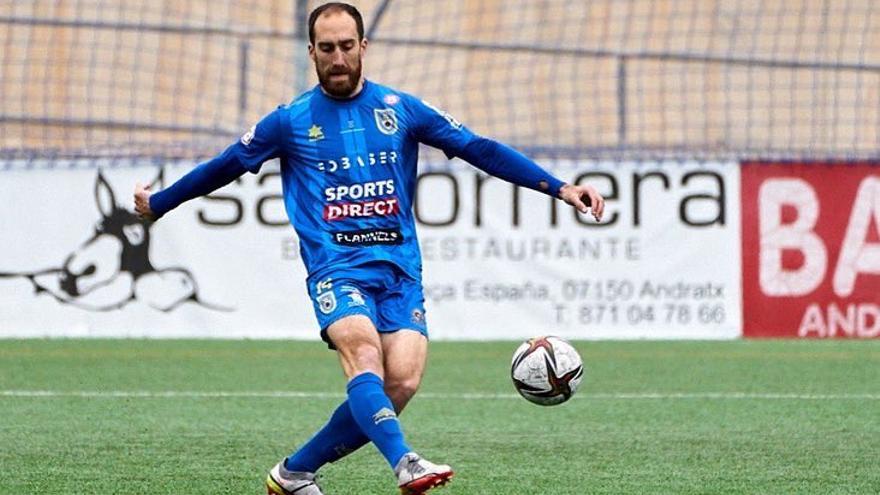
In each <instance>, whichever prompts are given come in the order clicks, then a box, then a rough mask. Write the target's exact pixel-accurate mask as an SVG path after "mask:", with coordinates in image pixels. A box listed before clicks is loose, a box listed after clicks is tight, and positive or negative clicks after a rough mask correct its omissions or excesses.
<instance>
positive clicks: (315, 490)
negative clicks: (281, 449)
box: [266, 459, 324, 495]
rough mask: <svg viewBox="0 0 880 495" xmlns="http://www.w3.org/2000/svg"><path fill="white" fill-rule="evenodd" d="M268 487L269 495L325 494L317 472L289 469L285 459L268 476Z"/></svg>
mask: <svg viewBox="0 0 880 495" xmlns="http://www.w3.org/2000/svg"><path fill="white" fill-rule="evenodd" d="M266 489H267V490H268V495H324V493H323V492H322V491H321V487H319V486H318V483H317V482H316V481H315V473H302V472H297V471H288V470H287V469H285V468H284V460H283V459H282V460H281V462H279V463H278V464H276V465H275V467H273V468H272V470H271V471H269V475H268V476H266Z"/></svg>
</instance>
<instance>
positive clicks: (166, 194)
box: [134, 145, 248, 220]
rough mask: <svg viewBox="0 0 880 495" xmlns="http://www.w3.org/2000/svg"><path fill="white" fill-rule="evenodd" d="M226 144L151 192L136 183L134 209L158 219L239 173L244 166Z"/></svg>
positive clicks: (242, 170)
mask: <svg viewBox="0 0 880 495" xmlns="http://www.w3.org/2000/svg"><path fill="white" fill-rule="evenodd" d="M234 146H235V145H233V146H230V147H229V148H228V149H227V150H226V151H225V152H223V153H222V154H220V155H219V156H217V157H215V158H214V159H212V160H210V161H207V162H205V163H202V164H201V165H199V166H198V167H196V168H194V169H192V170H191V171H190V172H189V173H187V174H186V175H184V176H183V177H181V178H180V179H179V180H177V182H175V183H174V184H171V186H169V187H167V188H165V189H163V190H161V191H158V192H156V193H153V192H152V191H150V186H144V185H143V184H141V183H138V184H137V185H136V186H135V189H134V210H135V212H136V213H137V214H138V215H140V216H141V218H144V219H147V220H158V219H159V218H161V217H162V215H164V214H165V213H168V212H169V211H171V210H173V209H174V208H177V207H178V206H180V205H181V204H182V203H184V202H186V201H189V200H191V199H194V198H198V197H200V196H204V195H206V194H211V193H212V192H214V191H216V190H217V189H220V188H221V187H223V186H225V185H226V184H229V183H230V182H232V181H234V180H235V179H237V178H239V177H241V176H242V175H243V174H244V173H245V172H247V171H248V169H247V168H246V167H245V166H244V164H242V163H241V161H240V160H239V159H238V156H237V154H236V153H235V151H234Z"/></svg>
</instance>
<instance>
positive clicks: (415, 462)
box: [394, 452, 454, 495]
mask: <svg viewBox="0 0 880 495" xmlns="http://www.w3.org/2000/svg"><path fill="white" fill-rule="evenodd" d="M394 474H396V475H397V486H399V487H400V493H402V494H403V495H419V494H421V493H425V492H427V491H428V490H430V489H431V488H435V487H438V486H443V485H445V484H446V483H447V482H448V481H449V480H450V479H451V478H452V475H453V474H454V473H453V472H452V468H450V467H449V466H447V465H445V464H434V463H433V462H429V461H426V460H425V459H422V458H421V457H420V456H419V455H418V454H416V453H415V452H409V453H407V454H405V455H404V456H403V457H402V458H401V459H400V461H399V462H398V463H397V467H395V468H394Z"/></svg>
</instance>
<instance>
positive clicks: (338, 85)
mask: <svg viewBox="0 0 880 495" xmlns="http://www.w3.org/2000/svg"><path fill="white" fill-rule="evenodd" d="M361 67H362V65H361V62H360V60H358V63H357V65H356V66H355V67H353V68H351V69H349V70H348V71H347V72H341V71H340V72H334V71H333V69H332V68H328V69H327V70H325V71H323V72H322V71H317V72H318V81H319V82H320V83H321V87H322V88H323V89H324V91H325V92H326V93H327V94H328V95H330V96H333V97H335V98H348V97H350V96H351V95H352V93H354V91H355V89H357V87H358V83H359V82H360V80H361ZM334 74H346V75H348V78H347V79H345V80H343V81H334V80H332V79H331V76H333V75H334Z"/></svg>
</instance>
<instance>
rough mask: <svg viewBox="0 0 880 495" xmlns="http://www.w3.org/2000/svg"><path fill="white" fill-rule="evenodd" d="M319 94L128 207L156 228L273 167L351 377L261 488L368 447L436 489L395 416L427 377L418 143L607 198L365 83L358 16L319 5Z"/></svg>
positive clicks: (409, 483)
mask: <svg viewBox="0 0 880 495" xmlns="http://www.w3.org/2000/svg"><path fill="white" fill-rule="evenodd" d="M308 50H309V55H310V57H311V59H312V61H313V62H314V64H315V69H316V72H317V74H318V80H319V84H318V85H317V86H316V87H315V88H313V89H311V90H310V91H308V92H306V93H305V94H303V95H301V96H299V97H298V98H296V99H295V100H294V101H293V102H292V103H290V104H288V105H284V106H281V107H279V108H278V109H276V110H275V111H273V112H272V113H270V114H268V115H267V116H266V117H264V118H263V119H262V120H261V121H260V122H259V123H257V124H256V125H255V126H254V127H253V128H251V129H250V131H248V132H247V133H246V134H245V135H244V136H242V138H241V139H240V140H239V141H238V142H236V143H234V144H232V145H231V146H230V147H229V148H227V149H226V150H225V151H224V152H223V153H221V154H220V155H218V156H217V157H215V158H213V159H212V160H210V161H207V162H205V163H202V164H201V165H199V166H198V167H196V168H195V169H193V170H192V171H190V172H189V173H188V174H186V175H185V176H183V177H182V178H181V179H180V180H178V181H177V182H175V183H174V184H172V185H171V186H170V187H168V188H166V189H164V190H162V191H159V192H156V193H151V191H149V188H148V187H144V186H142V185H140V184H138V185H137V186H136V188H135V193H134V201H135V209H136V211H137V212H138V214H140V215H141V216H142V217H144V218H148V219H158V218H160V217H162V216H163V215H164V214H166V213H168V212H169V211H170V210H172V209H173V208H175V207H177V206H178V205H180V204H181V203H183V202H184V201H187V200H189V199H192V198H196V197H199V196H202V195H205V194H208V193H210V192H212V191H214V190H216V189H218V188H220V187H222V186H224V185H225V184H228V183H229V182H232V181H233V180H235V179H236V178H237V177H239V176H241V175H242V174H244V173H245V172H252V173H257V172H259V170H260V167H261V165H262V163H263V162H265V161H267V160H269V159H272V158H280V160H281V174H282V178H283V192H284V204H285V207H286V209H287V214H288V216H289V218H290V221H291V223H292V224H293V226H294V228H295V229H296V232H297V234H298V236H299V241H300V250H301V254H302V259H303V262H304V263H305V265H306V269H307V271H308V274H309V275H308V278H307V280H306V283H307V286H308V292H309V295H310V296H311V299H312V301H313V304H314V311H315V314H316V316H317V319H318V324H319V326H320V329H321V337H322V338H323V339H324V340H325V341H326V342H327V343H328V345H329V346H330V348H332V349H335V350H336V352H337V354H338V357H339V360H340V363H341V365H342V369H343V371H344V373H345V375H346V377H347V378H348V380H349V381H348V385H347V392H348V393H347V400H345V401H344V402H343V403H342V404H341V405H340V406H339V407H338V408H337V409H336V410H335V411H334V412H333V414H332V415H331V416H330V419H329V421H328V422H327V424H326V425H325V426H324V427H323V428H322V429H321V430H319V431H318V432H317V433H315V434H314V436H312V437H311V439H309V440H308V441H307V442H306V443H305V444H304V445H302V446H301V447H300V448H299V449H298V450H296V451H295V452H293V453H292V454H291V455H290V456H288V457H286V458H284V459H282V460H281V462H279V463H278V464H277V465H276V466H275V467H273V468H272V469H271V471H270V472H269V475H268V477H267V479H266V484H267V486H268V491H269V493H270V494H276V495H292V494H295V495H319V494H321V493H322V492H321V489H320V488H319V487H318V485H317V484H316V482H315V473H316V472H317V471H318V469H319V468H320V467H321V466H323V465H324V464H326V463H328V462H333V461H336V460H338V459H340V458H342V457H343V456H345V455H347V454H348V453H350V452H352V451H354V450H356V449H358V448H360V447H361V446H363V445H365V444H367V443H369V442H372V443H373V444H374V445H375V446H376V447H377V448H378V450H379V451H380V452H381V453H382V455H383V456H384V457H385V459H386V460H387V461H388V463H389V465H390V466H391V468H393V470H394V474H395V475H396V476H397V482H398V486H399V487H400V489H401V491H402V493H404V494H419V493H424V492H426V491H428V490H430V489H431V488H433V487H435V486H439V485H442V484H444V483H446V482H447V481H448V480H449V479H450V478H451V477H452V474H453V472H452V469H451V468H450V467H449V466H447V465H438V464H434V463H431V462H428V461H427V460H425V459H423V458H422V457H420V456H419V455H418V454H417V453H415V452H414V451H413V448H412V447H410V446H409V444H408V443H407V442H406V440H405V438H404V434H403V430H402V429H401V425H400V421H399V419H398V414H399V413H400V412H401V411H402V410H403V409H404V407H405V406H406V405H407V403H408V402H409V400H410V399H411V398H412V397H413V395H414V394H415V393H416V390H417V389H418V387H419V384H420V382H421V378H422V373H423V372H424V369H425V361H426V356H427V335H428V332H427V325H426V322H425V308H424V296H423V295H422V284H421V271H422V265H421V256H420V253H419V247H418V242H417V239H416V233H415V222H414V217H413V210H412V206H413V205H412V202H413V191H414V188H415V184H416V172H417V160H418V145H419V143H425V144H428V145H430V146H434V147H436V148H439V149H441V150H443V151H444V152H445V153H446V155H447V156H449V157H450V158H451V157H456V156H457V157H459V158H462V159H464V160H466V161H468V162H470V163H471V164H473V165H474V166H476V167H478V168H479V169H481V170H483V171H485V172H487V173H489V174H491V175H494V176H496V177H500V178H502V179H504V180H507V181H510V182H513V183H515V184H518V185H520V186H523V187H527V188H531V189H534V190H537V191H540V192H543V193H545V194H548V195H550V196H553V197H557V198H560V199H562V200H563V201H565V202H566V203H568V204H570V205H572V206H574V207H576V208H577V209H578V210H580V211H581V212H583V213H587V212H588V211H589V210H590V209H591V210H592V215H593V216H594V217H595V218H596V220H597V221H598V220H599V219H601V217H602V211H603V209H604V200H603V198H602V196H601V195H600V194H598V193H597V192H596V190H595V189H594V188H593V187H591V186H589V185H570V184H564V183H563V182H562V181H560V180H558V179H557V178H555V177H553V176H552V175H551V174H549V173H547V172H546V171H544V170H543V169H542V168H541V167H539V166H538V165H537V164H535V163H534V162H533V161H531V160H530V159H528V158H526V157H525V156H523V155H522V154H520V153H518V152H516V151H514V150H513V149H511V148H509V147H507V146H505V145H503V144H500V143H497V142H495V141H492V140H490V139H486V138H483V137H480V136H477V135H475V134H474V133H472V132H471V131H470V130H468V129H467V128H466V127H464V126H462V125H461V124H460V123H459V122H458V121H456V120H455V119H454V118H452V117H451V116H450V115H449V114H447V113H444V112H442V111H440V110H438V109H436V108H434V107H432V106H431V105H429V104H427V103H425V102H423V101H421V100H419V99H417V98H415V97H413V96H411V95H409V94H406V93H403V92H401V91H397V90H395V89H392V88H389V87H386V86H382V85H380V84H377V83H375V82H373V81H369V80H366V79H364V77H363V75H362V69H363V59H364V55H365V53H366V51H367V40H366V39H365V38H364V25H363V20H362V17H361V14H360V13H359V12H358V11H357V9H355V8H354V7H353V6H351V5H348V4H344V3H336V2H334V3H328V4H325V5H322V6H320V7H318V8H317V9H315V10H314V11H313V12H312V13H311V15H310V16H309V47H308Z"/></svg>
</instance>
